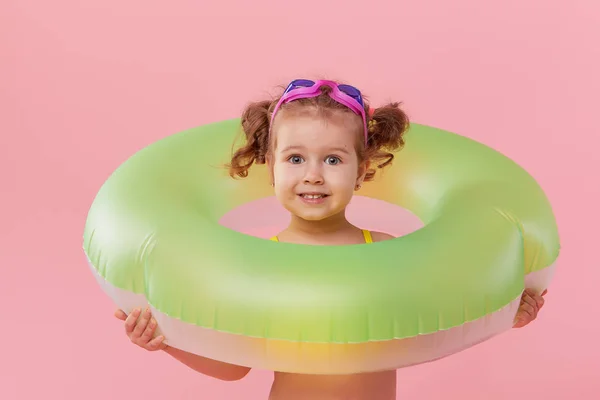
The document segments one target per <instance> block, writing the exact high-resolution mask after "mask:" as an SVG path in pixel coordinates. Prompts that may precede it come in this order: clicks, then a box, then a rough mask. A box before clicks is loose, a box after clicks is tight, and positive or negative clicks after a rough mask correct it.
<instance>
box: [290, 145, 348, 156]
mask: <svg viewBox="0 0 600 400" xmlns="http://www.w3.org/2000/svg"><path fill="white" fill-rule="evenodd" d="M291 150H304V147H302V146H287V147H285V148H283V149H281V152H282V153H285V152H287V151H291ZM329 151H334V152H335V151H337V152H340V153H344V154H350V153H349V152H348V150H346V149H345V148H344V147H332V148H330V149H329Z"/></svg>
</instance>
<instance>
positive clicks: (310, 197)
mask: <svg viewBox="0 0 600 400" xmlns="http://www.w3.org/2000/svg"><path fill="white" fill-rule="evenodd" d="M302 197H304V198H305V199H319V198H321V197H323V195H322V194H303V195H302Z"/></svg>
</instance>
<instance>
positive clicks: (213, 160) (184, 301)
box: [83, 119, 559, 374]
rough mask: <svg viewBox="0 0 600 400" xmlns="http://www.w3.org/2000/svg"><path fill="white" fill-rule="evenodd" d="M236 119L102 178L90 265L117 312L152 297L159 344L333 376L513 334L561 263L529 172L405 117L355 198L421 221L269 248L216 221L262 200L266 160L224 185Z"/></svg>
mask: <svg viewBox="0 0 600 400" xmlns="http://www.w3.org/2000/svg"><path fill="white" fill-rule="evenodd" d="M239 129H240V128H239V120H237V119H236V120H229V121H224V122H219V123H215V124H211V125H207V126H202V127H199V128H195V129H191V130H188V131H185V132H182V133H179V134H176V135H173V136H170V137H167V138H165V139H162V140H160V141H158V142H156V143H154V144H152V145H150V146H148V147H146V148H145V149H143V150H141V151H139V152H138V153H137V154H135V155H134V156H132V157H131V158H130V159H129V160H127V161H126V162H125V163H123V164H122V165H121V166H120V167H119V168H118V169H117V170H116V171H115V172H114V173H113V174H112V176H110V178H109V179H108V180H107V181H106V182H105V183H104V185H103V186H102V187H101V189H100V191H99V193H98V194H97V196H96V198H95V200H94V202H93V204H92V206H91V209H90V211H89V215H88V219H87V222H86V226H85V232H84V245H83V247H84V251H85V254H86V255H87V258H88V261H89V265H90V267H91V270H92V272H93V273H94V275H95V276H96V278H97V280H98V282H99V284H100V285H101V286H102V288H103V290H104V291H105V292H106V293H107V294H108V295H109V296H110V297H111V298H112V299H113V301H114V302H115V303H116V305H117V306H118V307H120V308H121V309H123V310H124V311H125V312H127V313H129V312H130V311H131V310H132V309H133V308H134V307H144V306H146V305H147V304H149V305H150V306H151V308H152V312H153V313H154V316H155V318H156V319H157V321H158V324H159V329H160V330H161V331H162V334H164V335H165V338H166V343H168V344H169V345H171V346H173V347H177V348H180V349H183V350H185V351H188V352H191V353H195V354H200V355H203V356H205V357H209V358H212V359H216V360H220V361H224V362H229V363H233V364H238V365H243V366H249V367H254V368H260V369H268V370H277V371H287V372H296V373H313V374H342V373H356V372H367V371H376V370H385V369H395V368H401V367H405V366H409V365H414V364H419V363H424V362H428V361H431V360H435V359H438V358H441V357H444V356H448V355H450V354H453V353H455V352H457V351H460V350H463V349H465V348H468V347H470V346H473V345H475V344H477V343H479V342H482V341H484V340H486V339H488V338H490V337H492V336H494V335H496V334H499V333H501V332H503V331H505V330H508V329H510V328H511V327H512V323H513V318H514V316H515V313H516V311H517V309H518V306H519V301H520V296H521V294H522V291H523V290H524V287H525V286H527V287H532V288H535V289H538V290H540V291H541V290H543V289H544V288H546V286H547V285H548V283H549V281H550V278H551V276H552V272H553V270H554V267H553V266H554V262H555V260H556V259H557V257H558V252H559V239H558V233H557V226H556V223H555V219H554V215H553V212H552V209H551V207H550V204H549V203H548V201H547V199H546V196H545V195H544V193H543V191H542V190H541V188H540V187H539V186H538V184H537V183H536V182H535V181H534V179H533V178H532V177H531V176H530V175H529V174H527V173H526V172H525V171H524V170H523V169H522V168H520V167H519V166H518V165H517V164H515V163H514V162H512V161H511V160H510V159H508V158H506V157H505V156H503V155H501V154H500V153H498V152H496V151H494V150H492V149H490V148H488V147H486V146H484V145H482V144H479V143H477V142H475V141H473V140H469V139H467V138H464V137H461V136H459V135H456V134H453V133H450V132H445V131H442V130H439V129H434V128H431V127H426V126H422V125H417V124H413V125H412V128H411V130H410V131H409V132H408V134H407V139H406V141H407V145H406V147H405V148H404V149H403V150H402V151H401V152H400V153H399V154H398V155H397V157H396V159H395V161H394V163H393V165H392V166H390V167H389V168H388V169H386V170H385V171H384V173H383V174H382V175H379V176H378V177H377V179H376V180H375V181H374V182H370V183H368V184H367V185H364V187H363V191H361V193H362V194H363V195H365V196H369V197H373V198H377V199H380V200H384V201H387V202H390V203H393V204H397V205H399V206H402V207H404V208H406V209H408V210H410V211H412V212H413V213H415V214H416V215H417V216H418V217H420V219H421V220H422V221H423V223H424V227H423V228H421V229H419V230H417V231H415V232H413V233H411V234H409V235H406V236H402V237H399V238H396V239H393V240H389V241H385V242H379V243H374V244H361V245H349V246H308V245H297V244H289V243H276V242H273V241H269V240H266V239H263V238H257V237H253V236H249V235H244V234H242V233H239V232H236V231H233V230H231V229H228V228H225V227H223V226H221V225H220V224H219V219H220V218H221V217H222V216H223V215H224V214H226V213H227V212H228V211H230V210H232V209H234V208H235V207H237V206H240V205H242V204H244V203H247V202H250V201H253V200H257V199H260V198H264V197H267V196H272V195H273V192H272V188H271V187H270V186H269V185H268V184H267V182H268V175H267V169H266V168H265V167H264V166H255V167H253V170H252V171H251V173H250V176H249V177H248V178H246V179H244V180H233V179H231V178H230V177H229V176H228V175H227V170H226V169H225V168H223V167H222V165H223V164H224V163H226V162H228V161H229V156H230V151H231V144H232V142H233V141H234V138H235V136H236V134H237V133H238V132H239Z"/></svg>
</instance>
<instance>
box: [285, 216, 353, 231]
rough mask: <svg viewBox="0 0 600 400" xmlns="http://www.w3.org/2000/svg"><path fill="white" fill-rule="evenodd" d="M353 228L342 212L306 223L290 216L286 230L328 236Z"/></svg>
mask: <svg viewBox="0 0 600 400" xmlns="http://www.w3.org/2000/svg"><path fill="white" fill-rule="evenodd" d="M353 228H354V226H353V225H352V224H351V223H350V222H349V221H348V220H347V219H346V215H345V211H342V212H341V213H339V214H336V215H332V216H331V217H329V218H327V219H324V220H319V221H307V220H305V219H302V218H299V217H297V216H295V215H292V219H291V221H290V225H289V226H288V228H287V230H288V231H291V232H295V233H298V234H301V235H329V234H333V233H336V232H341V231H346V230H351V229H353Z"/></svg>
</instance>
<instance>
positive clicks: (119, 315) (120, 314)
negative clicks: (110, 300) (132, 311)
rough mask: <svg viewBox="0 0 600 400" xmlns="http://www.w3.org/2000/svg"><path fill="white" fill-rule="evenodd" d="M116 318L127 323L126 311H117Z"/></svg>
mask: <svg viewBox="0 0 600 400" xmlns="http://www.w3.org/2000/svg"><path fill="white" fill-rule="evenodd" d="M115 317H117V318H118V319H120V320H121V321H125V320H126V319H127V314H125V311H123V310H117V311H115Z"/></svg>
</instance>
